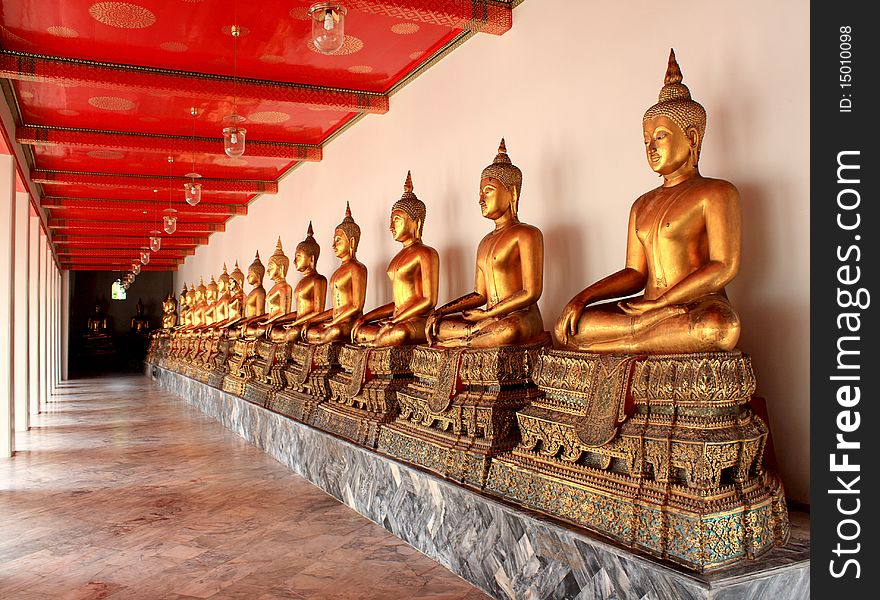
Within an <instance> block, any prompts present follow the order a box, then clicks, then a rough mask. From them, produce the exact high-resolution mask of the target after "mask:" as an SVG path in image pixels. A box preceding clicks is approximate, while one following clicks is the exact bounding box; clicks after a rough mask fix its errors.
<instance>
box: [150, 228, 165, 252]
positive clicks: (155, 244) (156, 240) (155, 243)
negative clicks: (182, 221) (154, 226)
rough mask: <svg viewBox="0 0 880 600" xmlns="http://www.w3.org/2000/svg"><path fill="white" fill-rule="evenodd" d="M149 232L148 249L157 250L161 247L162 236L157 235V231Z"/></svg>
mask: <svg viewBox="0 0 880 600" xmlns="http://www.w3.org/2000/svg"><path fill="white" fill-rule="evenodd" d="M150 234H151V235H150V250H152V251H153V252H158V251H159V249H160V248H161V247H162V238H160V237H159V232H158V231H151V232H150Z"/></svg>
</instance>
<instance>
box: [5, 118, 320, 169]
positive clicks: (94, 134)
mask: <svg viewBox="0 0 880 600" xmlns="http://www.w3.org/2000/svg"><path fill="white" fill-rule="evenodd" d="M15 139H16V140H17V141H18V143H20V144H29V145H31V146H68V147H73V148H105V149H108V150H109V149H112V150H131V151H137V152H153V153H156V154H174V153H187V152H192V151H193V139H192V138H191V137H185V136H171V135H155V134H138V133H126V132H121V131H96V130H92V129H69V128H63V127H33V126H25V127H19V128H18V129H16V132H15ZM195 151H196V152H197V153H199V154H216V155H222V156H225V154H224V153H223V140H222V139H220V138H216V139H214V138H204V137H198V138H196V140H195ZM247 153H248V156H256V157H263V158H282V159H287V160H299V161H312V162H317V161H320V160H321V159H322V158H323V150H322V149H321V146H315V145H312V144H290V143H285V142H269V141H260V140H253V139H251V138H248V141H247Z"/></svg>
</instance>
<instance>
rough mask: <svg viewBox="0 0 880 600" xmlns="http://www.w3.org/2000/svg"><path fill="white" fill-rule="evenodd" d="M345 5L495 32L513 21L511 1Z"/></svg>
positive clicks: (353, 0)
mask: <svg viewBox="0 0 880 600" xmlns="http://www.w3.org/2000/svg"><path fill="white" fill-rule="evenodd" d="M345 6H346V7H348V9H349V10H356V11H360V12H365V13H370V14H374V15H385V16H388V17H395V18H397V19H403V20H406V21H415V22H417V23H430V24H431V25H442V26H443V27H449V28H452V29H467V30H469V31H479V32H482V33H492V34H495V35H501V34H502V33H504V32H506V31H508V30H509V29H510V28H511V26H512V25H513V9H512V8H511V5H510V4H509V3H508V2H498V1H494V0H346V2H345ZM551 18H552V17H551Z"/></svg>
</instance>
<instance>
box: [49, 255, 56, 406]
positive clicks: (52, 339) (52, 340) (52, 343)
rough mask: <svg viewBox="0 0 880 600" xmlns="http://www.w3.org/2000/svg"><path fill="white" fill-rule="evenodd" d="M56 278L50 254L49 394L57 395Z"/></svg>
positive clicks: (53, 262)
mask: <svg viewBox="0 0 880 600" xmlns="http://www.w3.org/2000/svg"><path fill="white" fill-rule="evenodd" d="M55 282H56V277H55V261H54V260H53V259H52V253H51V252H50V253H49V315H48V319H49V394H50V395H52V394H54V393H55V349H56V348H57V347H58V339H57V338H58V328H57V327H56V326H55V299H56V298H57V296H58V294H57V289H58V287H57V285H56V283H55Z"/></svg>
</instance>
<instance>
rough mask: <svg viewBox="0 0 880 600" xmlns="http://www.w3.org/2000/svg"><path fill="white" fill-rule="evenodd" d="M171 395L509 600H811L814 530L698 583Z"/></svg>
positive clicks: (395, 469)
mask: <svg viewBox="0 0 880 600" xmlns="http://www.w3.org/2000/svg"><path fill="white" fill-rule="evenodd" d="M147 372H148V374H150V376H152V377H153V378H154V380H155V381H156V382H157V383H158V385H160V386H161V387H163V388H165V389H167V390H170V391H173V392H175V393H176V394H177V395H179V396H180V397H181V398H183V399H184V400H186V401H187V402H189V403H191V404H193V405H194V406H196V407H198V408H199V409H201V410H202V411H203V412H205V413H206V414H208V415H209V416H212V417H213V418H215V419H217V420H218V421H219V422H221V423H222V424H223V425H224V426H226V427H227V428H229V429H230V430H232V431H233V432H235V433H237V434H238V435H240V436H241V437H242V438H244V439H245V440H247V441H249V442H250V443H252V444H254V445H255V446H257V447H259V448H261V449H262V450H264V451H265V452H267V453H268V454H269V455H270V456H272V457H274V458H275V459H276V460H278V461H279V462H281V463H283V464H285V465H287V466H288V467H289V468H290V469H291V470H293V471H294V472H296V473H298V474H299V475H301V476H303V477H305V478H306V479H308V480H309V481H311V482H312V483H313V484H315V485H316V486H318V487H319V488H321V489H323V490H324V491H326V492H327V493H329V494H331V495H333V496H334V497H336V498H337V499H339V500H340V501H341V502H344V503H345V504H346V505H348V506H350V507H351V508H353V509H354V510H356V511H358V512H359V513H361V514H362V515H364V516H366V517H367V518H369V519H371V520H372V521H374V522H376V523H379V524H381V525H382V526H383V527H385V528H386V529H387V530H388V531H390V532H392V533H394V534H395V535H396V536H398V537H399V538H401V539H403V540H404V541H406V542H407V543H408V544H410V545H411V546H413V547H414V548H416V549H418V550H420V551H422V552H423V553H425V554H426V555H428V556H429V557H431V558H432V559H434V560H436V561H437V562H439V563H441V564H442V565H444V566H445V567H447V568H448V569H449V570H451V571H452V572H454V573H456V574H458V575H460V576H461V577H463V578H464V579H466V580H467V581H469V582H471V583H473V584H474V585H476V586H477V587H479V588H481V589H483V590H484V591H486V592H487V593H489V594H491V595H492V596H494V597H495V598H499V599H517V600H518V599H539V598H554V599H555V598H560V599H562V598H571V599H579V600H587V599H611V598H614V599H620V600H622V599H629V598H639V599H646V600H647V599H651V600H672V599H675V600H678V599H681V600H691V599H695V600H696V599H709V598H711V599H713V600H735V599H741V598H749V599H752V600H764V599H767V600H771V599H772V600H787V599H798V600H800V599H802V598H807V597H809V591H810V573H809V561H810V534H809V520H808V517H807V516H806V515H804V514H803V513H798V512H795V511H792V512H791V515H790V516H791V525H792V527H791V529H792V531H791V539H790V541H789V542H788V544H786V545H785V546H784V547H781V548H774V549H773V550H771V551H770V552H769V553H768V554H766V555H764V556H763V557H761V559H760V560H758V561H744V562H741V563H739V564H736V565H733V566H730V567H726V568H723V569H720V570H717V571H713V572H710V573H707V574H695V573H692V572H689V571H686V570H684V569H681V568H678V567H675V566H671V565H668V564H665V563H662V562H660V561H658V560H655V559H653V558H651V557H648V556H644V555H640V554H638V553H634V552H632V551H631V550H628V549H625V548H622V547H619V546H617V545H615V544H613V543H610V542H608V541H606V540H603V539H600V538H597V537H593V536H591V535H590V534H589V533H587V532H584V531H582V530H577V529H574V528H571V527H568V526H566V525H565V524H561V523H559V522H556V521H554V520H553V519H551V518H549V517H545V516H543V515H539V514H537V513H533V512H530V511H527V510H525V509H522V508H520V507H517V506H513V505H508V504H506V503H504V502H502V501H500V500H499V499H497V498H494V497H490V496H486V495H483V494H480V493H477V492H474V491H472V490H468V489H465V488H462V487H459V486H457V485H455V484H453V483H451V482H448V481H444V480H442V479H439V478H437V477H435V476H433V475H430V474H428V473H427V472H424V471H421V470H419V469H416V468H412V467H409V466H406V465H404V464H402V463H399V462H397V461H396V460H394V459H392V458H390V457H387V456H384V455H381V454H378V453H376V452H373V451H370V450H367V449H365V448H362V447H359V446H356V445H354V444H351V443H349V442H346V441H344V440H342V439H340V438H337V437H334V436H332V435H330V434H327V433H324V432H322V431H319V430H317V429H314V428H312V427H309V426H307V425H303V424H301V423H298V422H296V421H293V420H292V419H289V418H287V417H284V416H281V415H279V414H276V413H273V412H271V411H269V410H267V409H265V408H262V407H259V406H256V405H254V404H251V403H249V402H247V401H245V400H243V399H242V398H239V397H237V396H234V395H232V394H229V393H226V392H223V391H222V390H219V389H216V388H213V387H210V386H208V385H205V384H203V383H200V382H198V381H195V380H193V379H190V378H188V377H185V376H182V375H179V374H177V373H174V372H172V371H167V370H165V369H162V368H160V367H151V366H148V367H147Z"/></svg>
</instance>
